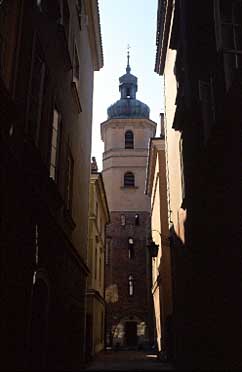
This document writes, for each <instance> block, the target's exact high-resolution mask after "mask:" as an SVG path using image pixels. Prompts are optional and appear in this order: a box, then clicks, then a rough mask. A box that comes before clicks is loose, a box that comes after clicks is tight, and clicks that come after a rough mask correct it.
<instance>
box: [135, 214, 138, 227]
mask: <svg viewBox="0 0 242 372" xmlns="http://www.w3.org/2000/svg"><path fill="white" fill-rule="evenodd" d="M135 226H139V215H138V214H136V215H135Z"/></svg>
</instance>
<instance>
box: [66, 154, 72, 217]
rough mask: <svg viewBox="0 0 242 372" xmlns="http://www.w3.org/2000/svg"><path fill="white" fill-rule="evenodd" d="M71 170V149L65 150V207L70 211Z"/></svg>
mask: <svg viewBox="0 0 242 372" xmlns="http://www.w3.org/2000/svg"><path fill="white" fill-rule="evenodd" d="M73 171H74V160H73V157H72V154H71V149H70V148H68V150H67V164H66V192H65V198H66V208H67V210H68V211H70V212H71V210H72V194H73Z"/></svg>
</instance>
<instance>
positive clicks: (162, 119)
mask: <svg viewBox="0 0 242 372" xmlns="http://www.w3.org/2000/svg"><path fill="white" fill-rule="evenodd" d="M160 138H162V139H164V138H165V129H164V113H163V112H161V113H160Z"/></svg>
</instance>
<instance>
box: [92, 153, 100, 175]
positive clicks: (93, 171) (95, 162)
mask: <svg viewBox="0 0 242 372" xmlns="http://www.w3.org/2000/svg"><path fill="white" fill-rule="evenodd" d="M91 173H98V166H97V161H96V158H95V156H93V157H92V162H91Z"/></svg>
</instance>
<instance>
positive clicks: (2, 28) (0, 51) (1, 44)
mask: <svg viewBox="0 0 242 372" xmlns="http://www.w3.org/2000/svg"><path fill="white" fill-rule="evenodd" d="M7 6H8V2H7V1H5V2H4V4H2V5H1V10H0V72H1V74H3V73H4V71H5V67H6V66H5V51H6V46H7V40H8V38H7V15H8V14H7Z"/></svg>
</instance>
